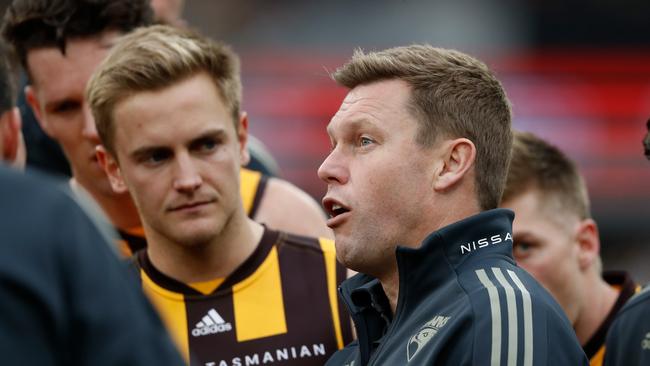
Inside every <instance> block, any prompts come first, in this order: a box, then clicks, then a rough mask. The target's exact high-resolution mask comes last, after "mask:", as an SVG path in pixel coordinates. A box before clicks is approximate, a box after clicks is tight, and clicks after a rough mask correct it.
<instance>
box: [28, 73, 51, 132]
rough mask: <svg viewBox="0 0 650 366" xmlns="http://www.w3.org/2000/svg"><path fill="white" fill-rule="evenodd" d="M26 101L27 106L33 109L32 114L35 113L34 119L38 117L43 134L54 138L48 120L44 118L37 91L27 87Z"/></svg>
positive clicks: (29, 86)
mask: <svg viewBox="0 0 650 366" xmlns="http://www.w3.org/2000/svg"><path fill="white" fill-rule="evenodd" d="M25 99H26V100H27V104H29V106H30V107H31V108H32V112H34V117H36V120H37V121H38V124H39V125H41V128H42V129H43V132H45V133H46V134H47V135H48V136H50V137H52V134H51V132H50V129H49V126H48V124H47V119H46V118H44V116H43V110H42V109H41V102H40V101H39V100H38V96H37V95H36V89H34V87H33V86H31V85H27V86H26V87H25Z"/></svg>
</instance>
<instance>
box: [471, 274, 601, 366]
mask: <svg viewBox="0 0 650 366" xmlns="http://www.w3.org/2000/svg"><path fill="white" fill-rule="evenodd" d="M459 282H460V284H461V286H462V287H463V288H464V289H465V291H466V292H467V295H468V297H469V302H470V304H471V309H472V315H471V316H472V323H473V324H474V332H473V334H472V349H473V353H474V361H475V363H477V364H482V362H483V361H481V360H490V361H489V362H490V363H491V364H520V363H521V362H523V363H522V364H532V365H581V364H585V365H586V364H588V360H587V358H586V356H585V355H584V352H583V351H582V347H581V346H580V344H579V342H578V340H577V338H576V336H575V332H574V331H573V328H572V327H571V325H570V323H569V321H568V320H567V319H566V316H565V315H564V312H563V311H562V309H561V308H560V306H559V305H558V304H557V303H556V302H555V300H554V299H553V298H552V297H551V295H550V294H549V293H548V292H547V291H546V290H544V289H543V288H542V286H541V285H539V283H537V282H536V281H535V280H534V279H533V278H532V277H531V276H530V275H529V274H528V273H527V272H525V271H523V270H522V269H520V268H519V267H517V266H514V265H512V264H509V263H506V262H505V261H504V262H502V263H486V264H484V265H482V266H474V267H472V268H468V269H467V270H465V271H464V272H463V273H462V274H461V275H460V276H459ZM486 355H489V357H486ZM486 362H487V361H486Z"/></svg>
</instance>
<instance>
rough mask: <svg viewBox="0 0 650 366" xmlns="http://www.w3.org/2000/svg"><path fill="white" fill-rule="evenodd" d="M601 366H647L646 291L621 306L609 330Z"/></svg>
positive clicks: (649, 293) (649, 324)
mask: <svg viewBox="0 0 650 366" xmlns="http://www.w3.org/2000/svg"><path fill="white" fill-rule="evenodd" d="M604 365H605V366H636V365H650V287H646V288H645V289H644V290H643V291H641V292H640V293H639V294H637V295H636V296H634V297H633V298H632V299H630V301H628V302H627V304H625V306H623V309H621V311H620V312H619V313H618V315H616V319H615V320H614V323H613V324H612V327H611V328H609V332H608V333H607V341H606V343H605V363H604Z"/></svg>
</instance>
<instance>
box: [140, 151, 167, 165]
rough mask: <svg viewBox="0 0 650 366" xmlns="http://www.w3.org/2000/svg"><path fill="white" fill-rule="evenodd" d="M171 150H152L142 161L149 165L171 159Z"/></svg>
mask: <svg viewBox="0 0 650 366" xmlns="http://www.w3.org/2000/svg"><path fill="white" fill-rule="evenodd" d="M170 156H171V152H169V151H165V150H159V151H152V152H151V153H149V154H147V155H145V156H143V157H142V159H141V161H142V162H143V163H145V164H148V165H158V164H160V163H162V162H164V161H166V160H168V159H169V157H170Z"/></svg>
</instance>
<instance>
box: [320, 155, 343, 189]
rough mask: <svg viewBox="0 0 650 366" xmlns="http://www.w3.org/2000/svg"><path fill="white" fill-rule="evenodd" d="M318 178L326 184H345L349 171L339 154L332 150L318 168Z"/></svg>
mask: <svg viewBox="0 0 650 366" xmlns="http://www.w3.org/2000/svg"><path fill="white" fill-rule="evenodd" d="M318 177H319V178H320V179H321V180H323V181H324V182H325V183H327V184H335V183H338V184H345V183H347V181H348V179H349V171H348V169H347V167H346V165H345V159H344V158H343V156H341V153H340V152H338V151H337V150H336V149H335V150H332V152H331V153H330V154H329V155H328V156H327V157H326V158H325V160H324V161H323V163H322V164H321V165H320V167H319V168H318Z"/></svg>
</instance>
